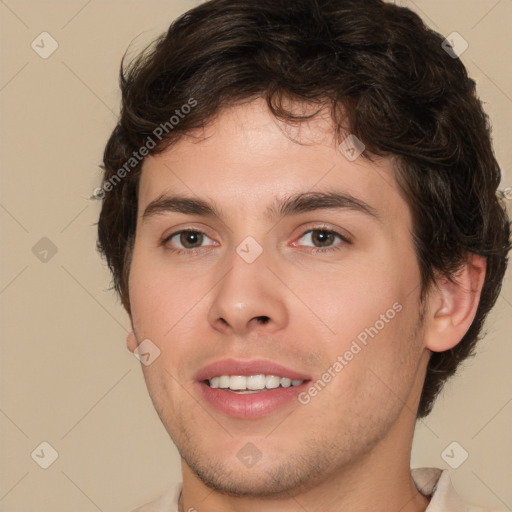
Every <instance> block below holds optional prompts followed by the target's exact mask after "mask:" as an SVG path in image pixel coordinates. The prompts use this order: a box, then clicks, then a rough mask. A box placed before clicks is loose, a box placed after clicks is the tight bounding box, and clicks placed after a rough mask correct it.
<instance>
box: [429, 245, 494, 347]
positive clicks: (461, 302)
mask: <svg viewBox="0 0 512 512" xmlns="http://www.w3.org/2000/svg"><path fill="white" fill-rule="evenodd" d="M485 271H486V259H485V258H484V257H483V256H478V255H476V254H471V255H469V257H468V260H467V261H466V263H464V265H463V266H462V267H461V269H460V270H459V271H458V272H457V273H456V274H455V275H454V276H453V278H452V280H449V279H448V278H446V277H442V278H440V279H439V280H438V281H437V286H436V287H434V288H433V291H432V294H431V297H430V299H429V306H430V307H429V311H430V313H429V318H428V321H427V322H426V329H425V345H426V347H427V348H428V349H430V350H432V351H433V352H443V351H445V350H450V349H451V348H453V347H454V346H455V345H457V343H459V342H460V340H461V339H462V338H463V337H464V335H465V334H466V332H467V331H468V329H469V327H470V326H471V323H472V322H473V319H474V318H475V314H476V310H477V308H478V304H479V302H480V294H481V292H482V287H483V284H484V280H485Z"/></svg>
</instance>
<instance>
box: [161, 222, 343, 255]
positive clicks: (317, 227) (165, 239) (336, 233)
mask: <svg viewBox="0 0 512 512" xmlns="http://www.w3.org/2000/svg"><path fill="white" fill-rule="evenodd" d="M314 231H325V232H327V233H331V234H333V235H334V236H338V237H339V238H340V240H341V241H342V244H340V243H338V244H334V245H332V246H327V247H314V246H304V247H309V248H310V249H311V250H312V251H313V252H327V251H329V250H335V249H338V248H339V246H340V245H343V244H352V238H353V237H352V235H351V234H348V233H346V232H345V230H342V229H340V228H333V227H331V226H328V225H325V224H314V225H312V226H310V227H308V228H305V229H304V228H303V229H302V232H301V234H300V235H299V237H298V238H296V239H295V240H300V239H301V238H303V237H304V236H306V235H307V234H309V233H312V232H314ZM186 232H193V233H198V234H201V235H203V236H205V237H206V238H209V239H210V240H212V241H213V242H214V244H209V246H216V245H217V246H218V245H219V243H218V242H217V241H215V240H213V238H212V237H210V236H209V235H208V234H207V233H206V232H205V231H203V230H202V229H200V228H198V227H193V226H186V227H182V228H179V229H177V230H173V231H172V232H171V233H170V234H168V235H164V236H163V237H162V239H161V241H160V244H159V245H161V246H165V245H166V244H167V243H169V241H170V240H171V239H172V238H174V237H175V236H177V235H181V234H182V233H186ZM291 245H292V246H293V247H296V246H299V244H297V242H296V241H294V242H292V244H291ZM206 247H208V246H201V247H195V248H192V249H186V248H185V249H182V248H172V249H170V250H172V251H174V252H177V253H195V252H200V251H202V250H204V249H205V248H206ZM301 247H302V246H301Z"/></svg>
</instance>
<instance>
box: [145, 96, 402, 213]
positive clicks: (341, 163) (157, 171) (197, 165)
mask: <svg viewBox="0 0 512 512" xmlns="http://www.w3.org/2000/svg"><path fill="white" fill-rule="evenodd" d="M393 165H394V161H393V159H391V158H389V159H382V158H381V159H378V160H375V161H373V162H371V161H370V160H368V159H366V158H363V157H362V156H360V157H359V158H356V159H355V160H353V161H351V160H350V159H349V158H347V156H346V154H345V153H344V152H342V151H340V148H339V144H338V141H336V140H335V137H334V129H333V124H332V121H331V120H330V118H329V115H328V114H321V115H319V116H317V117H315V118H314V119H312V120H309V121H307V122H302V123H301V124H300V125H290V124H287V123H283V122H280V121H278V120H277V119H276V118H275V117H274V116H273V115H272V114H271V113H270V112H269V110H268V107H267V105H266V102H265V101H264V100H254V101H252V102H250V103H247V104H243V105H238V106H234V107H230V108H227V109H224V110H223V111H221V113H220V114H219V115H218V116H217V117H216V118H215V119H214V120H213V121H212V122H210V123H209V124H208V125H207V126H206V127H205V128H204V129H202V130H197V131H195V132H192V133H190V134H189V135H187V136H183V137H182V138H181V139H179V140H178V142H176V143H175V144H174V145H173V146H171V147H170V148H169V149H168V150H166V151H164V152H162V153H160V154H158V155H156V156H151V157H147V158H146V160H145V161H144V164H143V168H142V176H141V181H140V187H139V213H141V212H142V211H143V210H144V208H145V207H146V206H147V205H148V204H149V203H150V202H151V201H154V200H155V199H156V198H158V197H160V196H162V195H165V194H172V195H174V194H176V193H179V194H181V195H187V196H194V197H199V198H203V199H210V200H211V201H212V202H214V203H216V204H220V205H225V206H226V207H233V208H237V211H240V212H242V211H244V210H248V209H251V210H252V212H253V213H254V212H255V211H257V210H261V212H262V215H263V214H265V213H268V208H269V206H270V204H271V203H272V201H271V199H275V198H284V197H286V196H289V195H292V194H297V193H305V192H314V191H333V190H334V191H337V192H343V193H347V194H350V195H352V196H354V197H356V198H359V199H361V200H362V201H364V202H366V203H368V204H371V205H372V206H373V207H374V208H375V209H377V210H378V209H380V210H382V211H383V212H384V213H385V214H388V213H393V212H394V213H395V214H397V215H401V216H403V215H404V213H406V214H407V213H408V212H407V211H406V212H404V208H405V210H408V209H407V207H406V205H405V202H404V201H403V199H402V197H401V194H400V193H399V188H398V185H397V183H396V180H395V177H394V171H393Z"/></svg>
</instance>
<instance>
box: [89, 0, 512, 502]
mask: <svg viewBox="0 0 512 512" xmlns="http://www.w3.org/2000/svg"><path fill="white" fill-rule="evenodd" d="M449 50H450V49H449V48H448V49H446V45H445V44H444V43H443V38H442V37H441V36H439V35H438V34H436V33H434V32H432V31H430V30H429V29H427V28H426V27H425V26H424V25H423V23H422V22H421V20H420V19H419V17H418V16H417V15H415V14H414V13H412V12H411V11H409V10H408V9H404V8H400V7H397V6H395V5H392V4H386V3H383V2H381V1H379V0H365V1H361V0H357V1H356V0H297V1H295V2H288V1H285V0H277V1H276V0H261V1H258V2H252V1H249V0H213V1H211V2H207V3H204V4H202V5H200V6H199V7H197V8H195V9H193V10H192V11H190V12H188V13H186V14H185V15H184V16H182V17H181V18H179V19H178V20H177V21H176V22H174V23H173V24H172V25H171V27H170V29H169V31H168V33H167V34H166V35H165V36H163V37H162V38H160V39H159V40H158V41H157V43H156V44H155V45H154V47H152V48H150V49H148V50H147V51H145V52H143V53H142V54H141V56H140V57H139V58H138V59H137V60H136V61H135V62H133V63H132V64H131V66H130V67H129V68H128V69H123V71H122V75H121V76H122V79H121V88H122V97H123V108H122V113H121V118H120V121H119V124H118V126H117V127H116V129H115V130H114V132H113V134H112V136H111V138H110V140H109V142H108V144H107V147H106V150H105V158H104V161H105V177H104V184H103V189H104V191H105V197H104V199H103V208H102V212H101V217H100V222H99V248H100V250H101V251H102V252H103V253H104V255H105V256H106V258H107V262H108V264H109V266H110V268H111V270H112V272H113V276H114V284H115V287H116V289H117V291H118V292H119V294H120V297H121V300H122V302H123V305H124V307H125V308H126V310H127V312H128V314H129V315H130V319H131V323H132V326H133V333H131V334H130V336H129V337H128V340H127V342H128V346H129V348H130V350H132V351H133V352H134V353H136V354H137V355H138V356H139V357H140V358H141V361H142V362H143V363H144V364H143V371H144V376H145V379H146V383H147V386H148V390H149V392H150V395H151V398H152V400H153V403H154V405H155V408H156V410H157V412H158V414H159V416H160V418H161V420H162V422H163V424H164V425H165V427H166V429H167V430H168V432H169V434H170V436H171V437H172V439H173V441H174V442H175V444H176V446H177V448H178V450H179V452H180V455H181V458H182V474H183V484H182V485H180V486H178V487H177V488H174V489H171V490H170V491H169V492H168V493H167V494H166V495H164V496H163V497H161V498H159V499H158V500H157V501H155V502H154V503H152V504H148V505H147V506H145V507H142V508H141V509H139V510H141V511H162V512H163V511H166V512H167V511H169V512H171V511H173V512H174V511H176V510H179V511H194V510H197V511H200V512H203V511H205V512H206V511H230V510H237V511H259V510H266V511H277V510H279V511H292V510H306V511H310V512H313V511H320V510H321V511H323V512H329V511H340V510H350V511H363V510H365V511H366V510H386V511H402V512H412V511H424V510H428V511H430V512H435V511H439V510H443V511H448V510H449V511H451V512H453V511H459V510H461V511H462V510H473V509H472V508H471V509H469V508H465V506H464V504H463V503H462V502H461V501H460V500H459V498H458V497H457V496H456V495H455V493H454V491H453V489H452V488H451V484H450V481H449V477H448V475H447V473H442V472H441V471H440V470H436V469H435V468H433V469H432V468H431V469H428V468H427V469H426V468H423V469H417V470H414V471H412V472H411V470H410V467H409V464H410V452H411V443H412V437H413V432H414V426H415V422H416V420H417V418H422V417H424V416H426V415H427V414H428V413H429V412H430V410H431V408H432V405H433V402H434V399H435V397H436V395H437V394H438V392H439V390H440V389H441V387H442V384H443V383H444V382H445V381H446V379H447V378H448V377H449V376H451V375H452V374H453V373H454V372H455V370H456V368H457V366H458V365H459V363H460V362H461V361H463V360H464V359H465V358H466V357H467V356H468V355H469V354H471V353H472V351H473V349H474V346H475V344H476V341H477V338H478V335H479V333H480V330H481V328H482V325H483V322H484V320H485V317H486V315H487V314H488V312H489V311H490V309H491V308H492V306H493V305H494V303H495V301H496V299H497V296H498V294H499V291H500V287H501V283H502V280H503V276H504V272H505V269H506V263H507V253H508V250H509V248H510V244H509V222H508V219H507V216H506V213H505V211H504V209H503V208H502V206H501V205H500V201H499V198H498V196H497V187H498V185H499V181H500V171H499V167H498V164H497V162H496V160H495V159H494V156H493V152H492V147H491V142H490V135H489V127H488V122H487V117H486V116H485V114H484V112H483V110H482V108H481V105H480V102H479V101H478V99H477V97H476V95H475V91H474V83H473V82H472V81H471V80H470V79H469V78H468V76H467V74H466V70H465V68H464V66H463V65H462V63H461V62H460V61H459V60H458V59H457V58H454V55H453V51H452V52H450V51H449Z"/></svg>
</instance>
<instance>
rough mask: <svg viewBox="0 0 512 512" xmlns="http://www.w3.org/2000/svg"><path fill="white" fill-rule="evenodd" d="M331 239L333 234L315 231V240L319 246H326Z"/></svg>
mask: <svg viewBox="0 0 512 512" xmlns="http://www.w3.org/2000/svg"><path fill="white" fill-rule="evenodd" d="M332 237H333V234H332V233H329V232H328V231H317V240H318V241H319V243H320V245H328V243H329V242H330V241H331V239H332Z"/></svg>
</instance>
